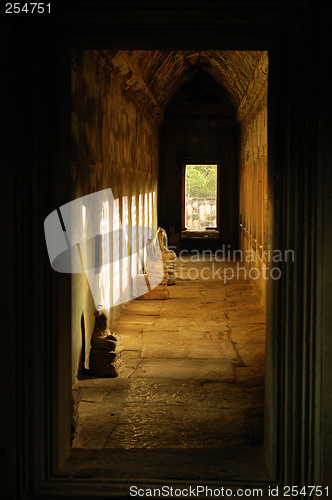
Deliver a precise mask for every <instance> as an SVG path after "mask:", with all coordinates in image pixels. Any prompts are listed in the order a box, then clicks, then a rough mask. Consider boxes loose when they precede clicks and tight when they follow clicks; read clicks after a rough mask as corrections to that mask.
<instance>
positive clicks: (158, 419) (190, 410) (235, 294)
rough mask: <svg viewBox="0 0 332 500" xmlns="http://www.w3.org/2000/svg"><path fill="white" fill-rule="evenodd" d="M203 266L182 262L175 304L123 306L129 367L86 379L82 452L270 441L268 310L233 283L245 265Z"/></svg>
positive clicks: (206, 262) (77, 444)
mask: <svg viewBox="0 0 332 500" xmlns="http://www.w3.org/2000/svg"><path fill="white" fill-rule="evenodd" d="M192 259H194V260H192ZM197 260H198V258H197V256H192V257H191V258H187V259H186V260H184V259H183V258H182V259H181V261H180V260H178V262H177V266H178V267H177V275H178V277H177V281H176V284H175V285H172V286H169V287H168V289H169V300H135V301H132V302H130V303H128V304H127V305H126V306H125V307H124V308H123V312H122V313H121V315H120V317H119V318H118V320H117V321H116V324H115V325H114V328H113V330H114V331H116V332H117V333H119V334H121V335H122V336H123V344H124V352H123V355H122V359H123V361H124V364H125V369H124V370H123V371H122V373H121V374H120V375H119V377H117V378H113V379H101V378H99V379H96V378H92V377H89V376H86V377H84V379H81V380H79V381H78V382H77V385H76V387H75V388H74V393H75V395H76V397H77V398H79V401H80V402H79V406H78V425H77V427H76V437H75V439H74V440H73V443H72V447H73V451H74V450H76V451H77V452H78V451H79V450H88V449H90V450H100V451H103V452H104V453H105V452H106V451H107V450H113V451H115V450H142V449H150V450H155V451H156V450H158V449H163V450H166V449H167V450H172V449H173V450H174V451H175V449H178V450H186V449H187V450H192V449H201V450H202V452H203V449H210V450H211V451H212V450H213V449H215V450H217V449H219V450H221V449H224V448H228V449H229V450H230V452H231V448H232V447H242V446H248V445H249V446H253V447H254V445H260V444H262V442H263V411H264V392H263V385H264V351H265V312H264V309H263V308H262V306H261V304H260V301H259V297H258V295H257V293H256V291H255V288H254V286H253V285H252V284H251V283H249V281H246V280H244V279H235V278H234V279H226V278H227V276H230V275H231V272H230V268H232V269H234V268H235V265H236V264H235V263H223V262H216V261H210V259H209V258H208V257H205V259H203V257H202V256H201V257H200V259H199V260H198V261H197ZM227 269H228V271H227Z"/></svg>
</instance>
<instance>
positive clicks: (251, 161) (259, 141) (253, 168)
mask: <svg viewBox="0 0 332 500" xmlns="http://www.w3.org/2000/svg"><path fill="white" fill-rule="evenodd" d="M267 171H268V156H267V89H266V87H264V89H263V92H262V94H261V95H260V99H259V101H258V103H257V105H256V106H255V108H254V109H252V110H250V111H249V113H248V114H247V115H246V116H245V117H244V118H243V119H242V121H241V153H240V248H241V250H242V252H243V256H244V260H245V263H246V266H247V268H248V271H250V270H251V271H250V272H251V277H252V279H253V282H254V284H256V286H257V288H258V290H259V293H260V296H261V300H262V302H263V303H265V296H266V279H265V277H264V276H265V273H266V254H267V251H268V248H267V207H268V175H267Z"/></svg>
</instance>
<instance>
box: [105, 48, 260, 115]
mask: <svg viewBox="0 0 332 500" xmlns="http://www.w3.org/2000/svg"><path fill="white" fill-rule="evenodd" d="M96 55H97V56H98V58H99V59H100V60H101V61H102V62H103V63H104V64H107V65H109V66H110V67H111V68H112V70H113V72H115V73H116V74H117V75H118V77H119V78H120V79H121V80H122V81H123V85H124V87H125V88H126V89H127V90H129V91H131V92H132V93H134V94H135V97H136V99H138V100H139V101H141V102H142V103H144V105H145V106H146V107H147V108H148V109H149V111H150V112H151V113H152V114H153V115H155V116H156V117H159V118H161V117H162V116H163V111H164V109H165V107H166V105H167V103H168V101H169V100H170V98H171V97H172V95H173V94H174V93H175V92H176V90H177V89H178V88H179V87H180V86H181V85H183V84H184V83H185V82H187V81H188V80H189V79H190V78H191V77H192V76H193V75H194V74H195V73H196V72H197V71H198V70H204V71H206V72H208V73H210V74H211V75H212V76H213V78H214V79H215V80H216V81H217V82H218V83H220V84H221V85H222V86H223V87H224V89H225V90H226V92H227V94H228V96H229V99H230V101H231V102H232V104H233V105H234V106H235V108H236V109H237V110H238V118H239V120H241V118H242V117H243V116H245V114H246V113H247V112H248V111H249V110H250V108H251V107H253V106H254V104H255V102H256V100H257V99H258V98H259V96H260V95H261V92H262V91H263V90H266V86H267V72H268V54H267V52H266V51H247V50H226V51H222V50H202V51H198V50H197V51H194V50H173V51H164V50H148V51H145V50H119V51H98V52H96Z"/></svg>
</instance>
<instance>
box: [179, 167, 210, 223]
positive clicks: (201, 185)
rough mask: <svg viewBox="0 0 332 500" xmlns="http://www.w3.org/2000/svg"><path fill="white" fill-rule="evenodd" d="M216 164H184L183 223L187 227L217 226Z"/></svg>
mask: <svg viewBox="0 0 332 500" xmlns="http://www.w3.org/2000/svg"><path fill="white" fill-rule="evenodd" d="M217 186H218V165H216V164H214V165H197V164H196V165H186V167H185V225H186V228H187V229H196V230H206V229H216V228H217V225H218V224H217Z"/></svg>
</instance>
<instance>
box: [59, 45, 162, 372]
mask: <svg viewBox="0 0 332 500" xmlns="http://www.w3.org/2000/svg"><path fill="white" fill-rule="evenodd" d="M71 167H72V182H73V190H72V193H73V194H72V199H76V198H79V197H81V196H84V195H87V194H90V193H94V192H97V191H100V190H102V189H107V188H111V189H112V192H113V196H114V199H115V202H114V203H115V204H116V210H118V211H119V214H120V218H121V221H122V223H126V224H128V225H129V226H131V225H137V224H139V213H140V212H141V219H142V222H143V224H144V225H145V224H146V222H147V223H148V225H150V226H151V227H153V228H155V229H156V228H157V211H156V204H157V174H156V172H157V125H156V120H155V119H154V118H153V116H151V115H150V114H149V113H148V112H147V111H146V110H145V109H143V106H142V104H140V102H139V101H137V100H136V99H135V94H134V93H133V92H130V91H125V90H124V85H123V83H122V81H121V78H120V77H119V76H118V74H117V73H116V72H115V70H114V67H113V66H112V65H111V64H109V63H108V61H107V60H106V59H105V58H104V57H103V54H102V52H99V51H74V52H73V54H72V162H71ZM68 201H69V200H68ZM126 207H127V209H126ZM134 207H135V208H134ZM124 212H127V217H124ZM135 212H136V215H135ZM125 219H127V220H125ZM134 219H135V220H134ZM110 223H111V224H112V221H110ZM112 242H113V240H112V239H111V243H110V245H111V247H110V252H112V251H113V248H112V245H113V243H112ZM117 244H118V247H119V252H120V257H121V252H123V245H122V240H121V236H120V240H119V241H118V242H117ZM131 265H132V263H131V261H130V262H129V265H128V266H126V267H122V266H121V265H120V268H119V270H118V271H119V281H120V282H119V286H121V287H122V286H124V285H125V286H130V282H131V280H130V279H129V278H130V273H131V272H132V269H131ZM113 278H114V276H112V272H110V275H108V276H107V278H106V279H107V280H108V282H107V283H106V285H105V286H108V287H109V288H110V289H111V292H112V288H113V284H114V279H113ZM120 309H121V306H115V307H111V308H110V309H109V320H110V322H112V321H113V320H114V319H115V317H116V316H117V315H118V314H119V312H120ZM94 310H95V304H94V302H93V300H92V295H91V292H90V287H89V284H88V281H87V279H86V277H85V275H84V274H74V275H73V276H72V374H73V377H76V376H77V374H78V373H79V371H80V370H82V369H83V367H84V366H85V367H87V363H88V356H89V351H90V338H91V334H92V331H93V326H94Z"/></svg>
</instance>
